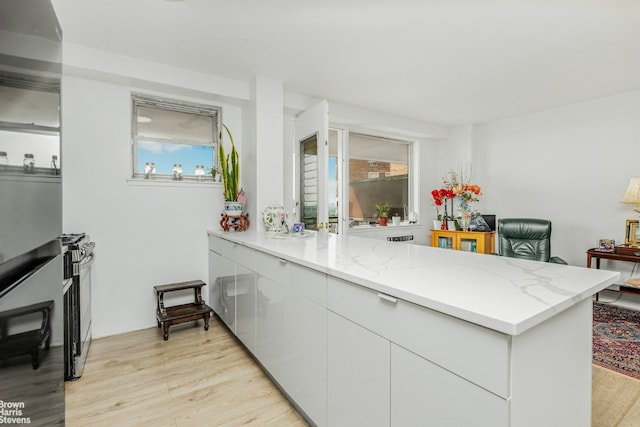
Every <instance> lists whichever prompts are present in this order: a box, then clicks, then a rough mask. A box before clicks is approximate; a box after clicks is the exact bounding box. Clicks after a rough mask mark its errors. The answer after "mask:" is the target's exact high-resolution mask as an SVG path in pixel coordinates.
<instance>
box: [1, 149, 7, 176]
mask: <svg viewBox="0 0 640 427" xmlns="http://www.w3.org/2000/svg"><path fill="white" fill-rule="evenodd" d="M8 166H9V157H8V156H7V152H6V151H0V172H2V171H6V170H7V169H8Z"/></svg>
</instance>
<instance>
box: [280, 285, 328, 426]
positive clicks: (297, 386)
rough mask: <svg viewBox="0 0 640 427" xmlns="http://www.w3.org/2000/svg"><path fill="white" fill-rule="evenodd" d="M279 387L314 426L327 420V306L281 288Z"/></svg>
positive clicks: (324, 423)
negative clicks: (282, 354)
mask: <svg viewBox="0 0 640 427" xmlns="http://www.w3.org/2000/svg"><path fill="white" fill-rule="evenodd" d="M284 307H285V310H284V312H285V316H284V362H285V367H286V369H285V370H284V372H283V377H282V386H283V387H284V389H285V390H286V391H287V393H288V394H289V395H290V396H295V397H294V399H295V401H296V403H297V404H298V406H300V407H301V408H304V411H305V413H306V414H307V416H309V418H311V419H312V420H313V422H314V423H315V424H316V425H317V426H325V425H326V423H327V416H326V413H327V309H326V308H325V307H322V306H320V305H318V304H316V303H314V302H313V301H311V300H309V299H307V298H305V297H303V296H301V295H298V294H296V293H295V292H291V291H290V290H287V289H285V290H284Z"/></svg>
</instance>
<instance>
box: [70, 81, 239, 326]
mask: <svg viewBox="0 0 640 427" xmlns="http://www.w3.org/2000/svg"><path fill="white" fill-rule="evenodd" d="M62 87H63V90H62V159H63V165H64V168H63V230H64V232H66V233H72V232H73V233H76V232H87V233H89V234H90V235H91V238H92V239H93V240H94V241H95V242H96V254H97V258H96V261H95V263H94V264H93V269H92V281H93V301H92V311H93V332H94V336H97V337H101V336H107V335H113V334H117V333H122V332H127V331H132V330H137V329H142V328H147V327H150V326H153V325H155V324H156V321H155V304H156V300H155V293H154V291H153V286H154V285H158V284H163V283H170V282H177V281H185V280H191V279H201V280H203V281H205V283H206V282H207V281H208V258H207V253H208V250H207V248H208V241H207V235H206V231H207V230H208V229H214V228H217V227H219V226H218V225H217V223H218V220H219V215H220V212H222V209H223V200H224V199H223V196H222V188H221V185H220V184H201V183H194V184H191V185H190V184H186V183H180V184H172V183H169V184H167V185H132V184H131V182H129V181H128V178H129V177H130V176H131V162H132V161H131V145H130V143H131V130H130V129H131V98H130V96H131V91H132V90H135V91H137V92H145V93H151V94H154V95H161V96H162V95H163V93H161V92H152V91H149V90H145V89H140V88H131V87H128V86H124V85H120V84H114V83H108V82H102V81H97V80H91V79H85V78H82V77H74V76H69V75H65V76H64V77H63V82H62ZM165 96H167V97H169V98H173V99H183V100H187V101H189V100H192V101H194V102H198V103H207V102H210V101H206V100H202V99H194V98H189V97H179V96H177V95H176V94H170V95H166V94H165ZM217 105H221V106H222V107H223V118H224V121H225V123H226V124H227V125H228V126H229V127H230V129H231V131H232V132H233V134H234V138H235V140H236V143H237V144H238V150H239V151H241V150H242V148H241V146H242V127H241V109H240V108H239V107H237V106H234V105H227V104H220V103H217ZM184 184H186V185H184ZM205 295H206V294H205ZM206 300H207V301H208V298H206Z"/></svg>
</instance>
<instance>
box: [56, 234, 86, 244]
mask: <svg viewBox="0 0 640 427" xmlns="http://www.w3.org/2000/svg"><path fill="white" fill-rule="evenodd" d="M85 236H86V233H71V234H63V235H62V236H60V240H61V241H62V244H63V245H65V246H67V245H72V244H75V243H78V242H79V241H81V240H82V239H84V237H85Z"/></svg>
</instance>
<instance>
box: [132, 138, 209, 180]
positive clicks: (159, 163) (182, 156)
mask: <svg viewBox="0 0 640 427" xmlns="http://www.w3.org/2000/svg"><path fill="white" fill-rule="evenodd" d="M146 162H154V163H155V164H156V173H159V174H160V173H162V174H171V170H172V169H173V164H174V163H181V164H182V171H183V173H184V174H185V175H193V174H194V171H195V170H196V165H204V170H205V172H207V173H208V172H209V169H210V168H211V166H212V164H213V147H212V146H200V145H182V144H171V143H163V142H150V141H138V164H137V166H136V172H138V173H144V165H145V163H146Z"/></svg>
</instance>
